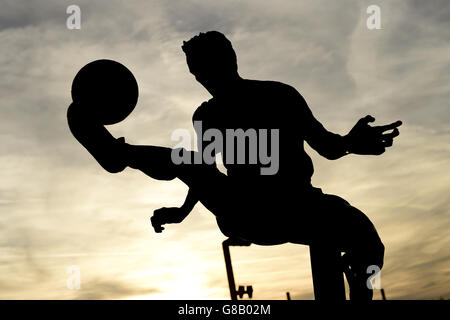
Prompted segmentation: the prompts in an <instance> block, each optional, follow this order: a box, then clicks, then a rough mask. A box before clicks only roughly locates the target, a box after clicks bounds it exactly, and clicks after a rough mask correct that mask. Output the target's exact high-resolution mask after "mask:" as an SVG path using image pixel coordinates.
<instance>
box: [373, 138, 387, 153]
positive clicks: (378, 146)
mask: <svg viewBox="0 0 450 320" xmlns="http://www.w3.org/2000/svg"><path fill="white" fill-rule="evenodd" d="M372 151H373V154H375V155H380V154H382V153H384V151H386V147H385V145H384V142H383V141H380V142H378V143H376V144H375V145H374V146H373V149H372Z"/></svg>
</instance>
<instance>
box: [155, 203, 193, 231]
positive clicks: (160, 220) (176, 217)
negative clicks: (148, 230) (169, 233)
mask: <svg viewBox="0 0 450 320" xmlns="http://www.w3.org/2000/svg"><path fill="white" fill-rule="evenodd" d="M187 214H188V213H186V211H185V210H184V209H182V208H177V207H171V208H166V207H163V208H160V209H157V210H155V211H153V217H151V218H150V221H151V223H152V226H153V229H155V232H157V233H161V232H162V231H163V230H164V227H163V225H164V224H167V223H180V222H182V221H183V220H184V218H186V216H187Z"/></svg>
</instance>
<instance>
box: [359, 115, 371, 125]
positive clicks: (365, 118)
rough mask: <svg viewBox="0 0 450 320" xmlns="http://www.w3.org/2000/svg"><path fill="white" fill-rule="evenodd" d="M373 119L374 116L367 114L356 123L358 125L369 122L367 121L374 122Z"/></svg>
mask: <svg viewBox="0 0 450 320" xmlns="http://www.w3.org/2000/svg"><path fill="white" fill-rule="evenodd" d="M374 121H375V118H374V117H372V116H371V115H367V116H365V117H364V118H361V119H359V120H358V123H357V124H358V125H367V124H369V122H374Z"/></svg>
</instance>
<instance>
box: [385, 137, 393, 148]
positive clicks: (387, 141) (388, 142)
mask: <svg viewBox="0 0 450 320" xmlns="http://www.w3.org/2000/svg"><path fill="white" fill-rule="evenodd" d="M393 143H394V139H393V138H391V137H386V138H384V139H383V145H384V146H385V147H392V144H393Z"/></svg>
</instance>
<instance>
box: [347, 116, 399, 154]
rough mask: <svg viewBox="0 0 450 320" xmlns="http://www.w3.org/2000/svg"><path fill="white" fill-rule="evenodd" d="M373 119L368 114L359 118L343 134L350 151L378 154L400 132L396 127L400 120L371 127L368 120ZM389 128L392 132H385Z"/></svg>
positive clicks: (388, 145) (371, 120) (390, 143)
mask: <svg viewBox="0 0 450 320" xmlns="http://www.w3.org/2000/svg"><path fill="white" fill-rule="evenodd" d="M374 121H375V118H374V117H372V116H370V115H369V116H365V117H364V118H361V119H360V120H359V121H358V122H357V123H356V125H355V126H354V127H353V129H352V130H350V132H349V133H348V135H347V136H345V139H346V141H347V146H348V151H349V152H350V153H356V154H370V155H380V154H382V153H383V152H384V151H385V149H386V148H387V147H390V146H392V143H393V141H394V138H395V137H396V136H398V135H399V134H400V132H399V131H398V129H397V127H399V126H401V124H402V122H401V121H396V122H393V123H391V124H388V125H384V126H374V127H371V126H370V125H369V122H374ZM389 130H392V132H389V133H385V132H386V131H389Z"/></svg>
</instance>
